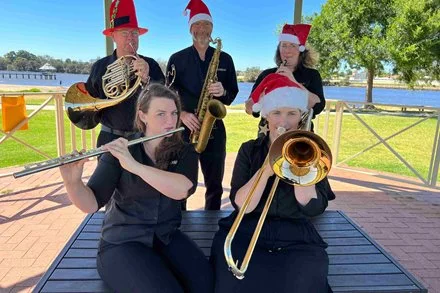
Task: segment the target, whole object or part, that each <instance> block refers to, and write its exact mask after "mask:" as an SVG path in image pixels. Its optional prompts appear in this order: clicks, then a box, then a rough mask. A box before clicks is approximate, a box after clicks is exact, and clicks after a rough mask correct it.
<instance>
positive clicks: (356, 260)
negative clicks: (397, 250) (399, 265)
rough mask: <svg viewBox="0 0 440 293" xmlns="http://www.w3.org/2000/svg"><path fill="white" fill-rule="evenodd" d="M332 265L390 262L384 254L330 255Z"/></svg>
mask: <svg viewBox="0 0 440 293" xmlns="http://www.w3.org/2000/svg"><path fill="white" fill-rule="evenodd" d="M328 258H329V261H330V263H331V264H373V263H390V260H389V259H388V258H387V257H386V256H384V255H383V254H348V255H338V254H335V255H329V256H328Z"/></svg>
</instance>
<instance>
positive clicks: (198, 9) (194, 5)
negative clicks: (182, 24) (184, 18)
mask: <svg viewBox="0 0 440 293" xmlns="http://www.w3.org/2000/svg"><path fill="white" fill-rule="evenodd" d="M187 10H190V11H191V12H190V14H189V20H188V24H189V27H191V25H192V24H193V23H195V22H197V21H200V20H206V21H209V22H210V23H212V17H211V13H210V12H209V9H208V6H206V4H205V3H203V1H202V0H190V1H189V3H188V5H187V6H186V8H185V10H184V15H187V14H188V12H187Z"/></svg>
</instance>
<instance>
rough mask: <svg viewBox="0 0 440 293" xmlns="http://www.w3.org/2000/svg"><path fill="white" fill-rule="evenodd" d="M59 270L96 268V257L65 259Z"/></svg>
mask: <svg viewBox="0 0 440 293" xmlns="http://www.w3.org/2000/svg"><path fill="white" fill-rule="evenodd" d="M58 268H61V269H75V268H76V269H79V268H85V269H90V268H96V257H93V258H67V257H65V258H63V260H62V261H61V262H60V263H59V265H58Z"/></svg>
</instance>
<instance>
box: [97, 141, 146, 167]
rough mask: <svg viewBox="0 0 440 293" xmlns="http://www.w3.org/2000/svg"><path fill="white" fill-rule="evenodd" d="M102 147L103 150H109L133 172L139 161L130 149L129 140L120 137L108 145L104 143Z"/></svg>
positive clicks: (123, 165)
mask: <svg viewBox="0 0 440 293" xmlns="http://www.w3.org/2000/svg"><path fill="white" fill-rule="evenodd" d="M101 148H102V149H103V150H106V151H109V152H110V153H111V154H112V155H113V156H114V157H115V158H117V159H118V160H119V163H120V164H121V166H122V168H124V169H125V170H127V171H129V172H132V170H133V168H134V166H135V165H136V163H137V161H136V160H135V159H134V158H133V156H132V155H131V154H130V152H129V151H128V140H126V139H125V138H122V137H120V138H118V139H115V140H114V141H112V142H109V143H108V144H106V145H103V146H102V147H101ZM132 173H133V172H132Z"/></svg>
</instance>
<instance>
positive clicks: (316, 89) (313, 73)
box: [252, 67, 325, 117]
mask: <svg viewBox="0 0 440 293" xmlns="http://www.w3.org/2000/svg"><path fill="white" fill-rule="evenodd" d="M277 70H278V67H274V68H269V69H266V70H264V71H263V72H261V73H260V75H259V76H258V78H257V80H256V81H255V84H254V85H253V87H252V92H253V91H254V90H255V89H256V88H257V86H258V85H259V84H260V83H261V81H262V80H263V79H264V78H265V77H266V76H268V75H269V74H271V73H275V72H276V71H277ZM293 77H295V79H296V81H298V82H299V83H301V84H302V85H303V86H304V87H305V88H306V89H307V90H309V91H310V92H311V93H313V94H315V95H317V96H318V97H319V100H320V102H319V103H317V104H315V106H313V117H314V116H315V115H318V114H319V113H321V112H322V110H323V109H324V107H325V98H324V89H323V87H322V79H321V75H320V74H319V72H318V70H316V69H312V68H307V67H299V68H297V69H296V70H295V71H294V72H293Z"/></svg>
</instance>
